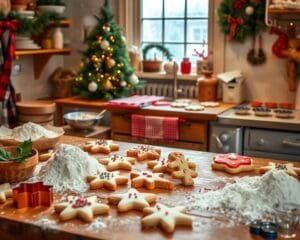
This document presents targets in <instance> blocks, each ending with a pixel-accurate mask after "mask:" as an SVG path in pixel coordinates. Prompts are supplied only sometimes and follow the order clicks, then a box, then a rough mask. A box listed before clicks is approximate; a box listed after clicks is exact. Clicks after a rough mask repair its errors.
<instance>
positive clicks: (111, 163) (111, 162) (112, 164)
mask: <svg viewBox="0 0 300 240" xmlns="http://www.w3.org/2000/svg"><path fill="white" fill-rule="evenodd" d="M135 160H136V158H133V157H123V156H121V155H117V154H114V155H111V156H109V157H107V158H102V159H99V160H98V161H99V162H100V163H101V164H104V165H106V169H107V170H108V171H113V170H118V169H122V170H131V169H132V164H134V163H135Z"/></svg>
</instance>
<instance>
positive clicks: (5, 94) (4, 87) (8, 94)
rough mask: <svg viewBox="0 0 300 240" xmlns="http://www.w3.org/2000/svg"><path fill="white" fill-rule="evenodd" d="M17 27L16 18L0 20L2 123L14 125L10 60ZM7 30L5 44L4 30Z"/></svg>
mask: <svg viewBox="0 0 300 240" xmlns="http://www.w3.org/2000/svg"><path fill="white" fill-rule="evenodd" d="M18 27H19V22H18V21H17V20H7V21H0V38H1V50H2V57H3V65H2V67H1V69H0V73H1V74H0V101H1V102H2V110H3V124H4V125H6V126H9V127H11V128H12V127H15V126H16V123H17V113H16V94H15V90H14V87H13V85H12V83H11V80H10V74H11V68H12V61H13V59H14V56H15V38H16V37H15V31H16V30H17V29H18ZM6 31H7V32H8V41H7V44H5V37H4V32H6Z"/></svg>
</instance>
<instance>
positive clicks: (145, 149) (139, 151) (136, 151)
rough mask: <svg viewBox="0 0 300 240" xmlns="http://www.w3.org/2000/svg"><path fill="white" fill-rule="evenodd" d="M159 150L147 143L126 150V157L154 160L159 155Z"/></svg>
mask: <svg viewBox="0 0 300 240" xmlns="http://www.w3.org/2000/svg"><path fill="white" fill-rule="evenodd" d="M160 153H161V150H160V149H158V148H154V147H152V146H149V145H139V146H137V147H135V148H132V149H129V150H127V152H126V155H127V157H134V158H137V159H138V160H139V161H143V160H156V159H159V157H160Z"/></svg>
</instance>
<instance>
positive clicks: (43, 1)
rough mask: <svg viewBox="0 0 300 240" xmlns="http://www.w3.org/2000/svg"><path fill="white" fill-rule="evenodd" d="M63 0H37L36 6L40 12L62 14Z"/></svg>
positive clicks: (63, 8)
mask: <svg viewBox="0 0 300 240" xmlns="http://www.w3.org/2000/svg"><path fill="white" fill-rule="evenodd" d="M65 5H66V4H65V1H64V0H37V1H36V6H37V10H38V11H39V12H40V13H44V12H56V13H59V14H62V13H63V12H64V10H65Z"/></svg>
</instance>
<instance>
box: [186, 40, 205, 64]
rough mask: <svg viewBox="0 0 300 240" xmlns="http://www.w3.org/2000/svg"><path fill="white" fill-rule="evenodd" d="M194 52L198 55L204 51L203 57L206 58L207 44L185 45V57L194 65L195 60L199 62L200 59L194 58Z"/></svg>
mask: <svg viewBox="0 0 300 240" xmlns="http://www.w3.org/2000/svg"><path fill="white" fill-rule="evenodd" d="M195 50H197V51H198V52H200V53H202V51H203V50H204V56H207V51H208V50H207V44H187V54H186V56H187V57H189V58H190V60H191V62H192V63H196V61H197V60H200V57H198V56H196V54H195Z"/></svg>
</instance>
